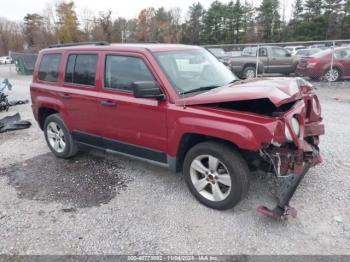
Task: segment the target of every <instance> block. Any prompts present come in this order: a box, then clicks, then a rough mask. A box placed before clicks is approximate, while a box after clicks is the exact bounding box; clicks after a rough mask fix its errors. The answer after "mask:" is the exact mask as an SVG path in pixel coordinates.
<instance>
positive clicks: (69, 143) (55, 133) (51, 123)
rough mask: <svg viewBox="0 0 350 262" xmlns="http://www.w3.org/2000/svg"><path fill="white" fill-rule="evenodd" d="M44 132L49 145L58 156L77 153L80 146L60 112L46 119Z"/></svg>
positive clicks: (69, 155) (65, 156)
mask: <svg viewBox="0 0 350 262" xmlns="http://www.w3.org/2000/svg"><path fill="white" fill-rule="evenodd" d="M44 134H45V139H46V142H47V145H48V146H49V148H50V150H51V151H52V153H54V155H55V156H56V157H58V158H70V157H73V156H74V155H76V154H77V152H78V147H77V145H76V144H75V142H74V140H73V138H72V136H71V134H70V132H69V131H68V129H67V127H66V126H65V124H64V122H63V120H62V118H61V117H60V115H59V114H52V115H49V116H48V117H47V118H46V119H45V123H44Z"/></svg>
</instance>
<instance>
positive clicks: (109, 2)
mask: <svg viewBox="0 0 350 262" xmlns="http://www.w3.org/2000/svg"><path fill="white" fill-rule="evenodd" d="M213 1H214V0H74V3H75V5H76V11H77V13H78V14H81V13H82V12H83V11H84V10H86V9H88V10H90V11H92V12H93V13H96V14H97V13H98V12H99V11H107V10H108V9H111V10H112V11H113V17H118V16H122V17H125V18H134V17H137V15H138V13H139V12H140V11H141V10H142V9H143V8H146V7H150V6H152V7H155V8H158V7H161V6H164V7H165V8H166V9H169V8H172V7H180V8H181V10H182V13H183V15H185V14H186V11H187V9H188V7H189V6H190V5H191V4H192V3H196V2H200V3H201V4H202V5H203V6H204V7H205V8H208V7H209V6H210V4H211V3H212V2H213ZM228 1H229V0H221V2H228ZM248 1H249V2H251V3H253V4H254V5H255V6H257V5H259V4H260V2H261V0H248ZM283 1H284V2H285V3H286V9H287V13H288V12H290V10H291V5H292V4H291V2H293V1H292V0H281V2H283ZM56 2H57V0H46V1H45V0H0V6H1V10H2V12H1V14H0V17H5V18H7V19H9V20H16V21H21V20H22V19H23V17H24V16H25V15H26V14H27V13H42V12H43V10H44V9H45V7H46V6H47V5H48V4H51V5H53V6H54V5H55V3H56ZM242 2H243V1H242Z"/></svg>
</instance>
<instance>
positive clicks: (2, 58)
mask: <svg viewBox="0 0 350 262" xmlns="http://www.w3.org/2000/svg"><path fill="white" fill-rule="evenodd" d="M11 63H12V58H11V57H9V56H0V64H11Z"/></svg>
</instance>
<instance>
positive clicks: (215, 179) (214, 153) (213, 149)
mask: <svg viewBox="0 0 350 262" xmlns="http://www.w3.org/2000/svg"><path fill="white" fill-rule="evenodd" d="M183 174H184V179H185V181H186V184H187V186H188V188H189V190H190V192H191V193H192V195H193V196H194V197H195V198H196V199H197V200H198V201H199V202H201V203H202V204H204V205H206V206H208V207H210V208H213V209H218V210H225V209H229V208H232V207H234V206H235V205H237V203H238V202H239V201H240V200H241V199H242V198H243V197H244V196H245V195H246V193H247V191H248V187H249V182H248V174H249V169H248V166H247V164H246V162H245V160H244V159H243V158H242V157H241V155H240V154H239V153H238V152H237V151H236V150H235V149H234V148H233V147H232V146H230V145H228V144H225V143H221V142H215V141H208V142H203V143H200V144H197V145H195V146H194V147H192V148H191V149H190V150H189V152H188V153H187V154H186V157H185V160H184V166H183Z"/></svg>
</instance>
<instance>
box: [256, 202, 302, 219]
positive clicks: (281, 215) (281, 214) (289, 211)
mask: <svg viewBox="0 0 350 262" xmlns="http://www.w3.org/2000/svg"><path fill="white" fill-rule="evenodd" d="M256 211H258V212H259V213H261V214H263V215H265V216H268V217H272V218H273V219H275V220H280V221H285V220H288V217H289V216H291V217H292V218H296V217H297V213H298V211H297V210H296V209H295V208H294V207H290V206H285V207H284V208H281V207H279V206H276V207H275V208H274V209H273V210H271V209H269V208H267V207H265V206H260V207H258V208H257V209H256Z"/></svg>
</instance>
